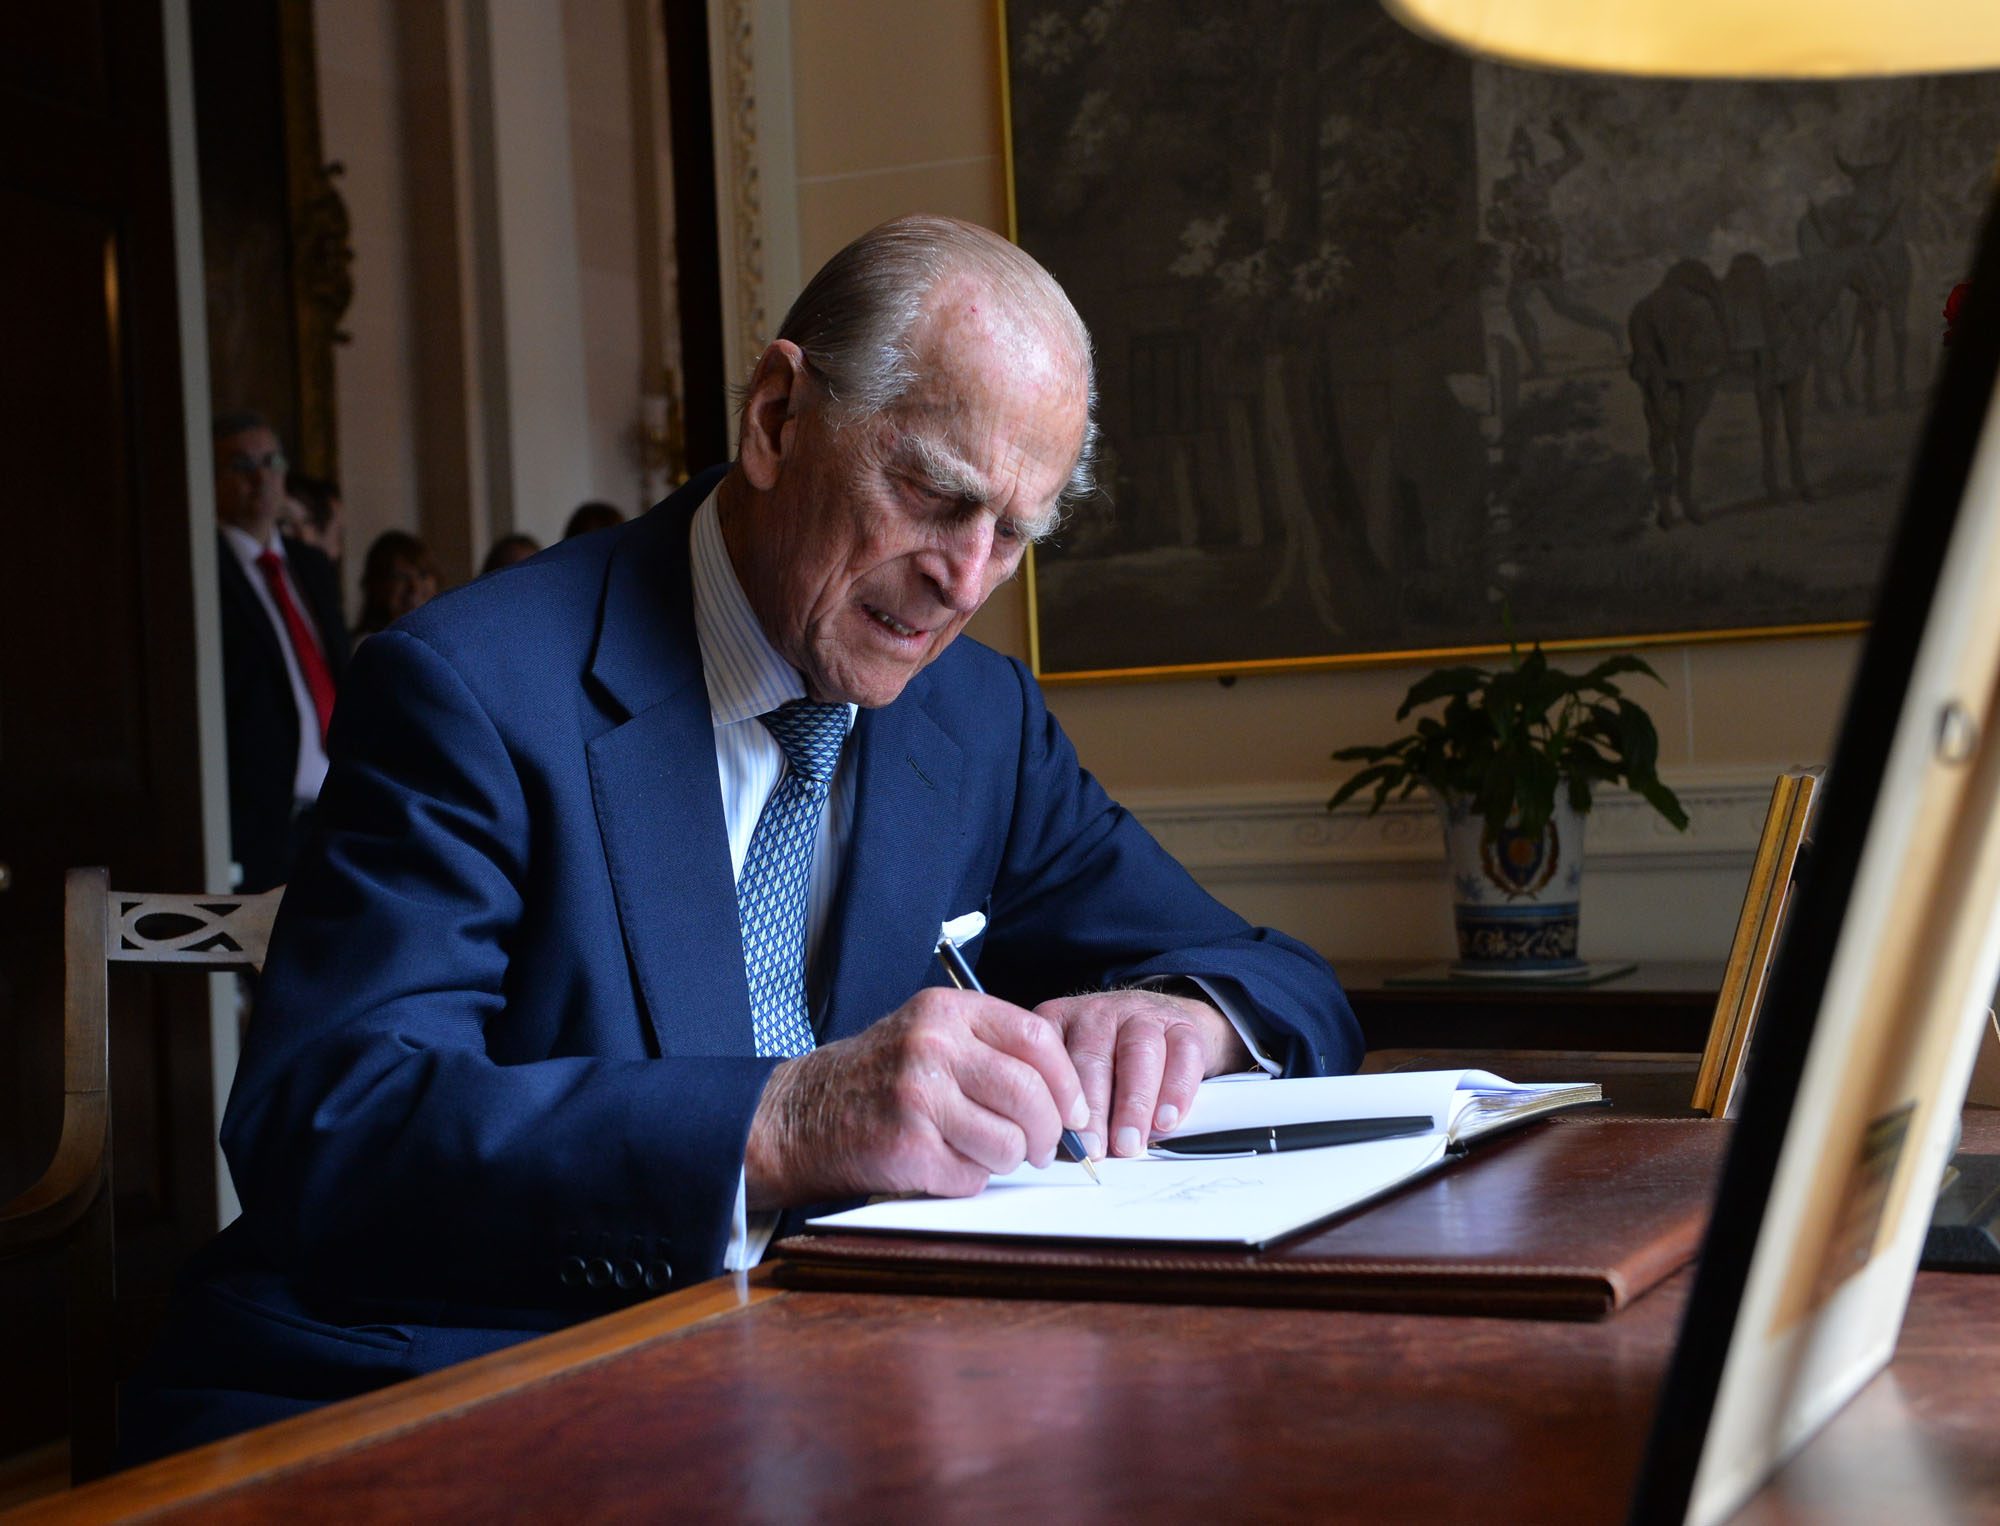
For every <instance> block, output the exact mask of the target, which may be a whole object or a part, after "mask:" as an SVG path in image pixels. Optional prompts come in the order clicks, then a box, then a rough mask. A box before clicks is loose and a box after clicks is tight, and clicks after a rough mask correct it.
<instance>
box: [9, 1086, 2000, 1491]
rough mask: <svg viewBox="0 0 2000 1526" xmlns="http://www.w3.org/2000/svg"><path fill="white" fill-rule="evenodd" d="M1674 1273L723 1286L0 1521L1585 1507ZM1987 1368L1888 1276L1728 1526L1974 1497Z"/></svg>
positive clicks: (1626, 1478) (1989, 1441)
mask: <svg viewBox="0 0 2000 1526" xmlns="http://www.w3.org/2000/svg"><path fill="white" fill-rule="evenodd" d="M1967 1144H1968V1147H1970V1148H1976V1149H1986V1150H1994V1149H2000V1114H1996V1113H1986V1114H1977V1113H1975V1114H1971V1115H1968V1122H1967ZM1687 1283H1688V1274H1686V1273H1683V1274H1682V1275H1681V1276H1680V1277H1678V1278H1676V1279H1675V1280H1673V1281H1672V1282H1669V1283H1667V1284H1665V1285H1664V1286H1663V1287H1662V1288H1661V1289H1660V1290H1659V1291H1656V1292H1654V1293H1652V1294H1650V1295H1649V1296H1647V1297H1646V1298H1643V1299H1641V1300H1640V1301H1639V1302H1638V1303H1637V1304H1636V1305H1634V1306H1633V1307H1632V1308H1630V1309H1628V1310H1627V1311H1626V1312H1625V1313H1623V1314H1621V1315H1619V1316H1617V1317H1615V1318H1613V1319H1610V1320H1607V1321H1605V1322H1603V1323H1600V1324H1552V1323H1539V1322H1530V1321H1502V1320H1490V1319H1466V1318H1442V1317H1417V1316H1407V1315H1386V1314H1355V1313H1321V1312H1310V1311H1292V1310H1271V1309H1265V1310H1252V1309H1227V1308H1187V1307H1173V1306H1156V1305H1147V1304H1104V1303H1099V1304H1078V1303H1054V1302H1050V1303H1041V1302H1032V1301H1017V1302H1004V1301H992V1300H983V1299H948V1298H901V1297H890V1296H886V1295H864V1294H845V1295H842V1294H824V1293H780V1292H775V1291H773V1290H771V1289H769V1288H767V1287H765V1286H763V1285H761V1283H760V1282H759V1281H758V1280H757V1279H756V1278H752V1279H749V1280H746V1279H743V1278H732V1279H723V1280H720V1281H717V1282H714V1283H710V1284H707V1285H705V1286H703V1287H700V1288H694V1289H690V1290H689V1291H687V1292H684V1293H679V1294H674V1295H671V1296H669V1297H666V1298H663V1299H660V1300H658V1301H656V1302H653V1303H650V1304H645V1305H641V1306H640V1307H638V1308H635V1309H631V1310H627V1311H625V1312H623V1313H620V1314H616V1315H612V1316H609V1317H607V1318H605V1319H601V1320H596V1321H593V1322H592V1323H590V1324H588V1325H583V1326H579V1327H578V1328H576V1329H574V1330H570V1331H565V1332H563V1333H561V1334H558V1335H553V1336H549V1337H546V1338H545V1339H542V1340H539V1341H535V1342H531V1343H530V1344H528V1345H526V1346H521V1347H516V1348H514V1349H513V1350H510V1351H503V1352H499V1353H496V1354H495V1355H493V1356H490V1357H486V1358H483V1359H482V1360H480V1361H477V1362H471V1363H468V1364H466V1365H465V1366H463V1367H459V1368H454V1369H451V1370H449V1371H446V1372H442V1373H437V1374H434V1375H433V1376H431V1377H429V1378H425V1379H421V1380H419V1381H417V1382H414V1383H408V1384H404V1385H402V1386H400V1387H398V1388H394V1389H389V1390H386V1391H384V1392H382V1393H379V1394H373V1395H369V1396H366V1397H364V1398H361V1399H356V1400H351V1401H349V1402H347V1403H345V1404H341V1405H336V1406H334V1407H332V1408H330V1409H327V1410H323V1411H320V1412H318V1413H316V1414H311V1415H305V1416H301V1417H299V1418H298V1419H296V1420H290V1421H286V1422H284V1423H283V1424H280V1425H275V1426H271V1427H269V1428H267V1429H265V1430H262V1431H257V1432H253V1433H251V1434H250V1435H248V1436H243V1437H239V1438H236V1439H234V1440H231V1441H226V1442H221V1443H218V1444H217V1445H215V1446H211V1447H206V1448H203V1449H201V1450H199V1451H195V1452H189V1453H185V1454H183V1455H181V1456H179V1457H173V1458H168V1459H166V1460H164V1461H162V1462H159V1463H155V1464H153V1465H152V1466H150V1467H148V1468H144V1469H139V1470H136V1471H134V1472H132V1473H128V1474H123V1475H120V1476H117V1477H113V1478H110V1479H106V1480H104V1481H103V1482H101V1483H99V1484H96V1485H93V1486H91V1487H90V1488H88V1489H85V1490H82V1491H79V1492H78V1493H76V1494H73V1495H69V1496H65V1497H62V1498H59V1499H57V1500H54V1501H49V1502H44V1503H42V1504H40V1505H37V1506H35V1507H30V1509H29V1510H28V1511H27V1512H26V1514H25V1515H24V1517H23V1519H27V1520H40V1519H49V1520H57V1519H60V1520H101V1519H113V1518H120V1517H123V1516H129V1515H132V1514H136V1513H139V1512H142V1511H148V1512H150V1511H157V1512H159V1513H160V1518H164V1519H167V1520H188V1521H193V1520H200V1521H203V1522H229V1521H252V1520H256V1521H262V1520H269V1519H274V1518H277V1519H287V1520H294V1521H309V1520H336V1519H337V1520H368V1519H380V1518H392V1519H405V1520H409V1519H418V1520H422V1519H467V1518H477V1519H490V1518H503V1519H535V1520H541V1519H560V1520H592V1519H601V1518H606V1517H618V1518H621V1519H636V1520H652V1519H663V1518H697V1519H720V1520H738V1519H744V1520H770V1521H789V1520H851V1519H869V1520H907V1519H937V1520H992V1519H1009V1520H1014V1519H1019V1520H1028V1521H1072V1520H1085V1519H1098V1520H1113V1521H1118V1520H1158V1521H1178V1520H1195V1519H1245V1518H1256V1519H1261V1520H1289V1519H1296V1520H1314V1521H1327V1520H1341V1519H1354V1520H1370V1521H1374V1520H1424V1519H1436V1520H1467V1519H1473V1520H1481V1521H1509V1520H1518V1521H1552V1520H1560V1521H1565V1522H1569V1521H1599V1520H1601V1521H1615V1520H1617V1519H1619V1517H1620V1516H1621V1514H1622V1512H1623V1510H1624V1506H1625V1499H1626V1495H1627V1493H1628V1491H1629V1490H1630V1488H1631V1485H1632V1480H1633V1476H1634V1473H1635V1470H1636V1469H1637V1466H1638V1462H1639V1454H1640V1450H1641V1448H1642V1446H1643V1445H1644V1439H1645V1435H1646V1430H1647V1426H1648V1424H1649V1423H1650V1421H1651V1418H1652V1409H1653V1403H1654V1395H1655V1392H1656V1389H1657V1385H1658V1382H1659V1379H1660V1375H1661V1372H1662V1370H1663V1367H1664V1364H1665V1362H1666V1360H1667V1356H1668V1353H1669V1350H1670V1348H1671V1345H1672V1342H1673V1339H1674V1333H1675V1325H1676V1322H1677V1318H1678V1316H1679V1313H1680V1310H1681V1307H1682V1304H1683V1301H1684V1299H1685V1297H1686V1292H1687ZM1996 1363H2000V1279H1995V1278H1984V1277H1978V1276H1958V1277H1952V1276H1946V1275H1940V1274H1932V1273H1926V1274H1923V1275H1921V1276H1919V1277H1918V1279H1917V1287H1916V1296H1915V1299H1914V1301H1913V1303H1912V1305H1911V1310H1910V1315H1909V1318H1908V1321H1907V1323H1906V1325H1905V1328H1904V1331H1903V1337H1902V1342H1901V1344H1900V1346H1899V1347H1898V1351H1897V1356H1896V1360H1895V1363H1894V1365H1893V1366H1892V1368H1891V1369H1890V1371H1889V1372H1888V1373H1887V1374H1885V1375H1883V1376H1882V1377H1878V1378H1877V1379H1876V1380H1875V1381H1874V1382H1873V1383H1872V1384H1870V1385H1869V1387H1868V1388H1867V1389H1866V1390H1865V1391H1864V1392H1863V1393H1862V1395H1861V1396H1860V1398H1859V1399H1857V1400H1856V1401H1855V1403H1853V1404H1851V1405H1850V1406H1849V1407H1848V1408H1847V1409H1846V1410H1845V1411H1844V1412H1843V1413H1842V1414H1840V1415H1839V1416H1838V1417H1836V1419H1835V1420H1834V1422H1833V1424H1832V1425H1831V1426H1830V1427H1829V1428H1828V1429H1827V1430H1826V1431H1824V1432H1822V1433H1821V1434H1820V1435H1819V1436H1818V1437H1816V1438H1815V1439H1814V1441H1813V1442H1812V1443H1811V1445H1810V1446H1808V1447H1807V1449H1806V1450H1805V1452H1804V1453H1802V1454H1801V1455H1800V1456H1799V1457H1798V1458H1797V1459H1795V1460H1794V1461H1793V1463H1792V1464H1791V1465H1790V1466H1788V1467H1787V1468H1786V1469H1785V1470H1784V1472H1783V1473H1782V1474H1780V1475H1779V1477H1778V1478H1777V1479H1776V1480H1775V1481H1774V1482H1773V1484H1772V1485H1771V1486H1770V1487H1768V1488H1767V1489H1766V1490H1765V1491H1764V1493H1763V1494H1762V1495H1760V1496H1759V1497H1758V1499H1757V1500H1756V1501H1754V1502H1753V1504H1752V1506H1751V1507H1750V1509H1749V1510H1748V1511H1747V1512H1746V1514H1745V1516H1744V1517H1743V1519H1746V1520H1749V1521H1753V1522H1760V1523H1761V1522H1778V1521H1795V1520H1804V1519H1811V1520H1814V1521H1835V1520H1852V1521H1868V1522H1878V1521H1886V1520H1899V1521H1906V1520H1926V1521H1928V1520H1971V1519H1993V1518H2000V1445H1997V1444H1996V1442H1995V1439H1994V1438H1995V1435H1996V1432H2000V1391H1996V1384H1995V1381H1994V1373H1995V1370H1996Z"/></svg>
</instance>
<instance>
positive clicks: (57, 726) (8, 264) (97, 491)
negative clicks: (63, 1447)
mask: <svg viewBox="0 0 2000 1526" xmlns="http://www.w3.org/2000/svg"><path fill="white" fill-rule="evenodd" d="M165 75H166V64H165V50H164V44H163V40H162V35H161V7H160V5H159V4H158V0H68V3H65V4H62V5H14V6H6V7H0V228H4V229H5V230H6V234H5V237H4V238H0V334H4V335H6V343H5V344H4V345H0V460H4V461H5V462H6V463H7V487H6V493H5V497H4V500H0V502H4V504H5V525H4V539H3V540H0V864H4V865H5V866H6V870H5V875H4V878H5V881H6V888H5V889H4V890H0V1198H7V1197H11V1196H13V1194H14V1193H15V1192H17V1191H19V1190H20V1189H21V1188H22V1187H24V1186H25V1185H26V1184H27V1183H28V1182H30V1181H32V1180H33V1179H34V1178H35V1177H36V1176H37V1175H38V1174H39V1172H40V1171H41V1169H42V1166H43V1164H44V1162H45V1161H46V1160H47V1158H48V1156H49V1154H50V1152H51V1150H52V1149H53V1147H54V1144H55V1139H56V1130H57V1125H58V1118H59V1114H60V1098H61V1076H62V1067H61V1053H60V1048H61V1041H60V1035H61V1028H62V876H63V871H64V869H66V868H68V867H69V866H71V865H78V864H108V865H109V866H110V868H111V871H112V875H113V879H114V882H123V883H126V884H133V885H141V886H152V887H159V888H173V887H196V886H199V885H200V883H201V875H202V854H201V790H200V778H199V768H200V764H199V756H198V748H197V742H196V726H195V664H194V652H195V616H194V598H193V587H192V582H191V576H190V558H191V552H190V537H189V533H188V494H187V474H186V459H185V448H184V447H185V436H184V425H183V413H182V406H183V399H182V396H181V377H180V353H181V351H180V347H181V344H182V342H183V336H182V335H181V334H180V333H179V329H178V319H177V308H176V287H175V279H174V264H173V224H172V207H171V200H170V188H169V179H168V174H169V172H168V135H167V109H166V96H165ZM207 1016H208V1008H207V1002H206V999H205V996H204V993H203V992H202V991H201V989H200V982H199V981H192V980H188V979H186V978H185V977H183V978H182V979H180V980H176V981H172V982H159V983H155V982H153V981H152V980H150V979H147V978H145V977H143V976H142V977H141V978H139V979H134V980H120V981H117V982H114V984H113V989H112V1013H111V1017H112V1030H111V1054H112V1065H113V1071H112V1085H113V1092H114V1113H113V1133H114V1141H115V1142H114V1147H113V1158H114V1162H115V1170H116V1179H115V1201H116V1205H117V1214H118V1232H119V1248H120V1278H121V1293H122V1294H124V1295H125V1298H126V1304H125V1306H126V1308H127V1309H128V1310H130V1311H131V1317H132V1320H133V1326H132V1328H131V1329H129V1330H128V1331H127V1332H126V1334H127V1336H128V1340H127V1343H126V1344H127V1349H128V1350H129V1349H130V1347H131V1345H132V1344H134V1343H136V1341H137V1340H138V1339H139V1338H140V1336H141V1327H143V1326H144V1324H145V1323H146V1321H147V1320H148V1318H149V1317H150V1315H151V1313H152V1311H154V1310H156V1309H157V1307H158V1305H159V1303H160V1301H161V1300H162V1298H163V1296H164V1293H165V1289H166V1287H167V1284H168V1279H169V1277H170V1276H171V1273H172V1269H173V1267H174V1266H175V1265H176V1264H177V1263H178V1262H179V1260H180V1259H181V1258H182V1257H183V1256H184V1255H185V1253H186V1252H187V1251H188V1250H189V1249H190V1248H192V1247H193V1246H194V1245H196V1244H197V1243H199V1242H200V1241H201V1240H202V1239H203V1238H204V1237H206V1236H207V1235H208V1234H209V1233H210V1232H212V1230H213V1228H214V1191H215V1184H214V1170H213V1152H214V1145H213V1129H214V1120H213V1117H212V1106H211V1101H210V1077H209V1044H208V1023H207ZM61 1285H62V1283H61V1278H60V1276H59V1274H58V1270H57V1267H56V1265H55V1264H54V1263H50V1264H48V1265H41V1264H38V1263H34V1262H20V1261H16V1262H10V1263H8V1264H6V1265H5V1266H0V1351H4V1352H5V1357H4V1359H0V1372H4V1373H5V1374H6V1377H5V1380H4V1382H0V1455H5V1454H7V1453H11V1452H15V1451H18V1450H21V1449H22V1448H24V1447H26V1446H28V1445H31V1444H33V1443H35V1442H38V1441H41V1440H44V1439H47V1438H50V1437H52V1436H54V1435H57V1434H59V1433H60V1431H61V1429H62V1425H63V1414H64V1405H63V1402H62V1396H63V1391H64V1359H63V1338H62V1333H63V1318H62V1306H61Z"/></svg>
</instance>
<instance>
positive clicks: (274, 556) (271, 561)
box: [257, 549, 285, 577]
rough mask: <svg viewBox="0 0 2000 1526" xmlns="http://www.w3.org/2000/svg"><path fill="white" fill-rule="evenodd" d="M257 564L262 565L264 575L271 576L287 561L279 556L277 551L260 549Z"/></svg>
mask: <svg viewBox="0 0 2000 1526" xmlns="http://www.w3.org/2000/svg"><path fill="white" fill-rule="evenodd" d="M257 565H258V566H259V567H262V568H263V569H264V575H265V576H266V577H269V576H270V575H271V574H272V573H274V572H276V571H277V570H278V569H279V568H280V567H282V566H284V565H285V562H284V558H283V557H281V556H279V555H278V553H277V552H275V551H271V550H268V549H267V550H263V551H259V552H258V553H257Z"/></svg>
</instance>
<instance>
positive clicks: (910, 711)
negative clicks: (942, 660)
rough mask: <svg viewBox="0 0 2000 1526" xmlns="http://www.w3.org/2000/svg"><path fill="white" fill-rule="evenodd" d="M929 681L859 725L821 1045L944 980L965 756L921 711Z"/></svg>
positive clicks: (828, 947)
mask: <svg viewBox="0 0 2000 1526" xmlns="http://www.w3.org/2000/svg"><path fill="white" fill-rule="evenodd" d="M927 682H928V681H927V680H926V679H924V678H921V677H920V678H918V679H917V680H916V682H915V683H913V684H912V686H911V691H912V692H909V693H906V694H905V695H903V697H902V698H901V699H899V700H897V701H896V703H894V704H892V705H889V706H888V707H886V708H885V709H881V710H864V711H862V712H861V714H860V717H859V718H858V719H857V721H856V722H855V735H854V743H853V745H855V746H856V747H857V748H858V751H857V754H856V759H855V762H856V767H857V768H858V770H859V773H858V776H857V778H856V780H855V791H854V821H853V824H852V827H851V829H850V831H849V834H848V844H847V869H846V872H845V873H844V874H843V875H842V876H841V884H840V891H839V898H838V900H837V901H836V902H835V904H834V909H833V915H832V918H831V920H830V922H829V924H828V926H827V932H826V939H825V957H826V958H827V959H828V961H829V963H828V966H827V980H826V990H827V1005H826V1012H825V1016H824V1018H823V1020H822V1022H821V1024H820V1038H821V1041H822V1042H830V1041H832V1040H834V1039H841V1038H847V1037H848V1036H850V1035H852V1034H856V1033H859V1032H860V1031H861V1030H862V1029H863V1028H866V1027H867V1026H868V1025H869V1024H870V1023H872V1022H874V1021H875V1020H876V1019H877V1018H878V1017H881V1016H882V1015H883V1014H884V1013H885V1012H889V1011H891V1010H893V1009H894V1008H895V1007H897V1006H899V1005H901V1004H902V1003H903V1002H904V1001H905V1000H907V999H908V998H909V996H910V995H911V993H912V992H913V991H914V990H915V989H916V988H917V987H918V986H921V985H923V984H925V983H926V982H927V981H929V982H931V983H936V982H937V981H939V980H941V979H942V976H941V975H940V973H939V972H938V970H937V967H936V957H935V950H936V947H937V939H938V927H939V925H940V924H941V923H942V922H944V921H945V919H946V918H948V917H951V916H955V915H956V914H958V913H959V912H962V911H966V910H969V909H970V908H968V907H964V906H950V905H947V904H946V902H947V900H948V899H949V897H950V896H951V893H952V890H953V884H952V880H953V875H952V874H951V873H950V872H942V873H940V872H939V867H938V866H940V865H951V864H956V863H957V862H959V860H960V857H961V855H960V853H959V851H958V848H957V841H958V839H959V838H960V837H961V836H962V835H963V833H964V832H965V830H966V827H965V820H964V813H963V812H962V811H961V810H960V809H959V798H958V797H959V778H960V773H961V771H962V769H963V766H964V760H963V757H962V756H961V754H960V750H959V746H958V743H957V742H955V741H953V740H952V738H951V737H949V736H948V735H946V734H945V732H944V731H943V730H941V729H940V728H939V727H938V725H937V723H936V722H935V721H933V720H932V719H931V718H930V716H929V715H928V714H927V713H925V711H924V709H923V706H922V702H921V694H922V687H921V686H924V685H926V684H927Z"/></svg>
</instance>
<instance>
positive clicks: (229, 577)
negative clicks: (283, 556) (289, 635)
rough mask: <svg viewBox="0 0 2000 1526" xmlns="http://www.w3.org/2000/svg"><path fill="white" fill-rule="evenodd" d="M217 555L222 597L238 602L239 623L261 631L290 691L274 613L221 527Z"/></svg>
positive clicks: (265, 648) (262, 643)
mask: <svg viewBox="0 0 2000 1526" xmlns="http://www.w3.org/2000/svg"><path fill="white" fill-rule="evenodd" d="M215 559H216V580H217V584H218V586H219V587H220V590H221V595H222V597H223V598H225V599H228V600H231V601H232V602H233V603H234V604H235V605H236V613H237V619H238V623H239V624H240V625H242V626H245V627H247V628H248V629H250V630H253V631H255V632H256V633H257V634H256V638H255V639H256V642H257V645H258V646H259V648H261V649H262V651H263V653H264V655H265V657H266V658H268V659H269V660H270V664H271V666H272V667H273V668H274V669H276V670H277V674H278V682H279V683H280V684H282V685H284V686H285V692H286V694H287V695H289V694H290V693H291V680H290V678H288V677H287V676H286V674H285V652H284V648H283V647H281V646H279V645H278V632H277V630H276V628H274V627H273V626H272V624H271V617H270V616H269V615H267V614H265V613H264V606H263V604H262V603H261V602H260V601H259V600H258V598H257V590H256V589H254V588H252V587H251V586H250V576H249V574H248V573H246V572H245V571H244V570H243V564H242V563H241V562H240V561H238V560H237V559H236V548H235V547H234V546H232V545H230V544H229V540H228V537H226V536H225V535H223V533H222V532H221V531H220V530H218V531H216V532H215Z"/></svg>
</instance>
